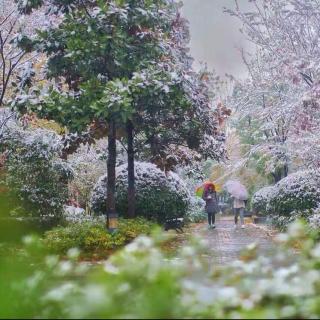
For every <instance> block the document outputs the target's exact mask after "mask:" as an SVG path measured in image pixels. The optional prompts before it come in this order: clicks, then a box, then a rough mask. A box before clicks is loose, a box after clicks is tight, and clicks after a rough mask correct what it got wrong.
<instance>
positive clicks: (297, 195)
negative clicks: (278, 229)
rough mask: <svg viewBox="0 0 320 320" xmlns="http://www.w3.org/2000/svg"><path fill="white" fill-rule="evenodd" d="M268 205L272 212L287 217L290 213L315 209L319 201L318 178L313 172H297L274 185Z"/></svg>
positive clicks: (317, 174)
mask: <svg viewBox="0 0 320 320" xmlns="http://www.w3.org/2000/svg"><path fill="white" fill-rule="evenodd" d="M275 188H276V190H275V191H274V192H273V193H272V196H271V197H270V200H269V205H270V207H271V208H272V210H273V212H275V213H277V214H280V215H289V214H290V213H291V212H292V211H294V210H296V211H301V210H308V209H312V208H315V207H317V205H318V203H319V200H320V177H319V173H317V172H315V171H298V172H295V173H293V174H290V175H289V176H288V177H286V178H284V179H282V180H281V181H279V182H278V183H277V184H276V185H275Z"/></svg>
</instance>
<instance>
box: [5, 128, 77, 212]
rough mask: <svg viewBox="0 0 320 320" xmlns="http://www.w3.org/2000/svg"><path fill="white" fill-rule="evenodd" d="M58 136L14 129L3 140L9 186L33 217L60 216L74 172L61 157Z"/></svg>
mask: <svg viewBox="0 0 320 320" xmlns="http://www.w3.org/2000/svg"><path fill="white" fill-rule="evenodd" d="M59 141H60V140H59V137H58V136H57V134H56V133H54V132H52V131H48V130H44V129H36V130H23V129H22V128H19V127H16V126H11V127H10V128H9V129H8V130H6V131H5V133H4V134H3V137H2V139H1V148H2V150H3V151H5V152H6V153H5V154H6V162H5V165H6V170H7V175H6V178H7V185H8V186H9V188H10V189H11V191H12V192H14V193H16V194H17V196H18V197H19V198H20V199H21V200H22V203H23V207H24V208H25V209H26V211H28V213H29V214H30V215H34V216H48V217H56V218H58V217H60V216H61V213H62V210H63V206H64V204H65V203H66V201H67V197H68V181H69V180H70V179H71V178H72V174H73V173H72V170H71V168H70V167H69V166H68V164H67V163H66V162H65V161H63V160H61V159H60V158H59V151H60V143H59Z"/></svg>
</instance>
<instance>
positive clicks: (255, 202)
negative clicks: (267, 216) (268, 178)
mask: <svg viewBox="0 0 320 320" xmlns="http://www.w3.org/2000/svg"><path fill="white" fill-rule="evenodd" d="M275 193H276V187H275V186H267V187H264V188H262V189H260V190H258V191H257V192H256V193H255V194H254V195H253V197H252V200H251V204H252V208H253V209H254V210H255V211H256V212H259V213H267V212H268V209H270V206H269V203H270V199H271V198H272V197H273V195H274V194H275Z"/></svg>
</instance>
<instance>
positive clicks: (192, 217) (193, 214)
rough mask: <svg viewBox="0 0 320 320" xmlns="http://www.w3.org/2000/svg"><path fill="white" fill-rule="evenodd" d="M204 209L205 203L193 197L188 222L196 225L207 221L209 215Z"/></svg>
mask: <svg viewBox="0 0 320 320" xmlns="http://www.w3.org/2000/svg"><path fill="white" fill-rule="evenodd" d="M204 208H205V202H204V201H203V200H202V199H201V198H197V197H191V199H190V207H189V210H188V212H187V216H186V219H187V221H189V222H194V223H197V222H202V221H205V220H206V219H207V214H206V212H205V210H204Z"/></svg>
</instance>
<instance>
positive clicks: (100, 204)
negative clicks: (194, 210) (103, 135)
mask: <svg viewBox="0 0 320 320" xmlns="http://www.w3.org/2000/svg"><path fill="white" fill-rule="evenodd" d="M135 178H136V212H137V213H138V214H139V215H141V216H143V217H145V218H147V219H150V220H155V221H157V222H159V223H163V222H164V221H165V220H166V219H167V218H175V217H183V216H184V215H185V214H186V213H187V211H188V209H189V205H190V195H189V192H188V190H187V187H186V185H185V183H184V182H183V180H181V179H180V178H179V177H178V175H176V174H175V173H172V172H170V173H168V175H167V176H166V175H165V173H164V172H163V171H161V170H160V169H158V168H157V167H156V166H155V165H153V164H151V163H143V162H137V163H136V165H135ZM106 188H107V176H106V175H105V176H103V177H101V178H100V180H99V181H98V183H97V184H96V186H95V188H94V190H93V193H92V198H91V205H92V209H93V211H94V212H95V213H96V214H98V215H100V214H103V213H104V212H106V201H107V199H106V195H107V192H106ZM127 188H128V172H127V167H126V166H125V165H122V166H120V167H118V168H117V182H116V203H117V210H118V212H119V213H120V214H121V215H123V216H125V214H126V212H127V205H128V200H127Z"/></svg>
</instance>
